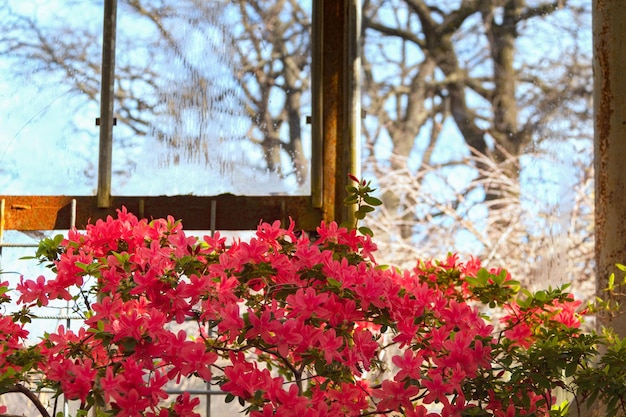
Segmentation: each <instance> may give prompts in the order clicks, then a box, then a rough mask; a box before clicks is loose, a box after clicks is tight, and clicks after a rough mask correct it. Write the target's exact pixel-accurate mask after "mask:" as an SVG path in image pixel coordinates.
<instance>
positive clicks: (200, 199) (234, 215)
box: [0, 194, 322, 231]
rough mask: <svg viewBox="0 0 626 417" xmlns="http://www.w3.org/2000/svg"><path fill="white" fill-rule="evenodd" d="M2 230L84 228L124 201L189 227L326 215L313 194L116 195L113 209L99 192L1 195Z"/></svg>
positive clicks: (308, 226)
mask: <svg viewBox="0 0 626 417" xmlns="http://www.w3.org/2000/svg"><path fill="white" fill-rule="evenodd" d="M0 201H1V202H2V213H0V215H1V216H2V219H1V221H2V228H1V229H2V230H54V229H69V228H70V226H71V225H72V224H75V225H76V227H77V228H79V229H80V228H83V227H84V226H85V225H87V224H88V222H90V220H91V223H94V222H95V221H96V219H103V218H106V216H108V215H111V216H114V217H115V216H116V209H117V208H120V207H122V206H124V207H126V208H127V209H128V211H129V212H131V213H133V214H135V215H136V216H138V217H141V218H147V219H153V218H164V217H167V216H168V215H171V216H173V217H174V219H176V220H182V222H183V227H184V228H185V229H187V230H255V229H256V227H257V226H258V224H259V221H260V220H263V221H266V222H270V223H271V222H273V221H275V220H280V221H282V222H283V225H286V224H288V221H289V217H291V218H293V219H294V221H295V222H296V227H297V229H299V230H307V231H311V230H315V228H316V227H317V226H319V224H320V222H321V219H322V215H321V211H320V210H319V209H315V208H312V206H311V197H310V196H297V197H294V196H259V197H256V196H255V197H249V196H236V195H232V194H223V195H218V196H210V197H207V196H187V195H183V196H172V197H168V196H155V197H135V196H133V197H115V196H114V197H111V206H110V208H100V207H98V200H97V197H96V196H2V195H0Z"/></svg>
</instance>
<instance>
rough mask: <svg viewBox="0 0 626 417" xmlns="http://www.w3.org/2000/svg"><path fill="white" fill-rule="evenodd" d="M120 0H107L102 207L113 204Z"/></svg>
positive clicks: (102, 91)
mask: <svg viewBox="0 0 626 417" xmlns="http://www.w3.org/2000/svg"><path fill="white" fill-rule="evenodd" d="M116 15H117V0H105V2H104V18H103V39H102V83H101V86H100V123H99V124H100V148H99V153H98V194H97V198H98V207H100V208H108V207H109V206H110V204H111V201H110V200H111V168H112V153H113V102H114V97H115V96H114V94H115V92H114V87H115V32H116Z"/></svg>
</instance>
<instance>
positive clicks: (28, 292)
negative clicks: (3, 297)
mask: <svg viewBox="0 0 626 417" xmlns="http://www.w3.org/2000/svg"><path fill="white" fill-rule="evenodd" d="M17 290H18V291H19V292H20V293H22V295H20V298H18V299H17V303H18V304H26V303H30V302H31V301H36V304H37V305H39V306H47V305H48V296H47V294H46V293H47V288H46V278H45V277H44V276H43V275H39V277H37V281H33V280H30V279H29V280H26V282H24V277H23V276H20V283H19V284H17Z"/></svg>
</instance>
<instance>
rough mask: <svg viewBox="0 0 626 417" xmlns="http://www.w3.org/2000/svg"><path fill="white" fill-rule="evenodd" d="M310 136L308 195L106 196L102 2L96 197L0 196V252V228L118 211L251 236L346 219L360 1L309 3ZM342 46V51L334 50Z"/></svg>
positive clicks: (107, 94)
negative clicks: (275, 227)
mask: <svg viewBox="0 0 626 417" xmlns="http://www.w3.org/2000/svg"><path fill="white" fill-rule="evenodd" d="M312 3H313V11H312V23H313V24H312V26H313V29H312V34H311V37H312V80H311V81H312V83H311V85H312V87H311V89H312V97H313V99H312V100H313V103H312V104H313V106H312V107H313V108H312V113H313V114H312V115H311V116H310V123H311V125H312V126H311V130H312V136H313V140H312V142H313V144H312V160H311V194H310V195H308V196H261V197H256V196H255V197H251V196H237V195H232V194H221V195H216V196H189V195H177V196H171V197H169V196H168V197H164V196H158V197H152V196H123V197H122V196H112V195H111V172H112V171H111V154H112V135H113V133H114V124H115V119H114V108H113V93H114V89H113V88H114V79H115V77H114V70H115V62H114V61H115V26H116V16H117V0H105V2H104V8H103V10H104V15H103V37H104V40H103V54H102V59H103V65H102V69H103V70H102V83H101V86H102V88H101V109H100V117H99V118H98V120H97V124H98V125H99V127H100V142H99V166H98V191H97V194H96V195H95V196H72V195H66V196H50V195H47V196H43V195H37V196H26V195H0V202H1V207H0V246H1V245H2V231H3V230H24V231H29V230H53V229H66V228H68V227H70V226H73V225H75V226H77V227H79V228H82V227H84V226H85V225H86V224H88V223H89V222H94V221H95V220H97V219H101V218H106V217H107V216H109V215H113V216H114V215H115V212H116V210H117V209H120V208H121V207H122V206H124V207H126V208H127V209H128V210H129V211H131V212H133V213H135V214H137V215H138V216H140V217H146V218H158V217H165V216H167V215H172V216H173V217H174V218H176V219H180V220H182V222H183V224H184V225H185V227H186V228H187V229H190V230H252V229H255V228H256V227H257V225H258V224H259V221H260V220H264V221H274V220H281V221H283V222H286V221H288V219H289V218H292V219H293V220H294V221H295V222H296V225H297V227H298V228H299V229H303V230H315V228H316V227H317V226H318V225H319V224H320V222H321V221H322V220H324V221H337V222H343V221H350V220H352V212H353V210H349V209H348V208H346V207H344V205H343V202H342V200H343V194H344V190H345V187H346V185H348V178H347V174H348V173H351V174H354V175H357V176H359V175H360V152H359V147H360V117H361V108H360V90H359V74H360V59H359V57H358V54H359V53H358V49H359V44H360V39H359V37H360V11H361V4H360V3H361V1H360V0H320V1H313V2H312ZM338 43H339V44H343V45H344V48H337V45H338Z"/></svg>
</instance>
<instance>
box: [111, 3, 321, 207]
mask: <svg viewBox="0 0 626 417" xmlns="http://www.w3.org/2000/svg"><path fill="white" fill-rule="evenodd" d="M310 7H311V4H310V1H307V2H299V1H295V0H292V1H283V2H275V1H256V2H244V1H241V2H239V1H235V2H225V1H210V2H207V1H192V0H187V1H180V0H176V1H174V0H162V1H158V2H154V1H147V0H132V1H124V2H122V3H121V7H120V9H119V10H118V36H117V46H118V48H117V58H116V59H117V71H118V74H117V79H118V85H117V99H118V102H117V103H116V108H117V110H116V114H117V117H118V120H120V121H121V126H118V127H116V128H115V129H114V136H115V141H116V142H115V145H114V150H115V153H114V157H113V160H114V172H115V173H116V176H115V177H114V181H113V194H114V195H145V194H149V195H161V194H168V195H172V194H196V195H213V194H219V193H225V192H230V193H234V194H245V195H259V194H260V195H263V194H270V193H271V194H274V193H289V194H308V193H309V188H308V158H309V152H308V150H307V151H306V152H305V151H304V149H309V148H310V145H309V143H310V134H309V131H308V128H306V124H305V118H306V115H307V114H308V112H307V109H308V108H309V101H310V100H309V92H308V87H309V78H310V77H309V71H310V70H309V68H310V65H309V63H310V57H309V49H310V48H309V43H310V39H309V29H310V14H311V13H310ZM305 144H306V145H305Z"/></svg>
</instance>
